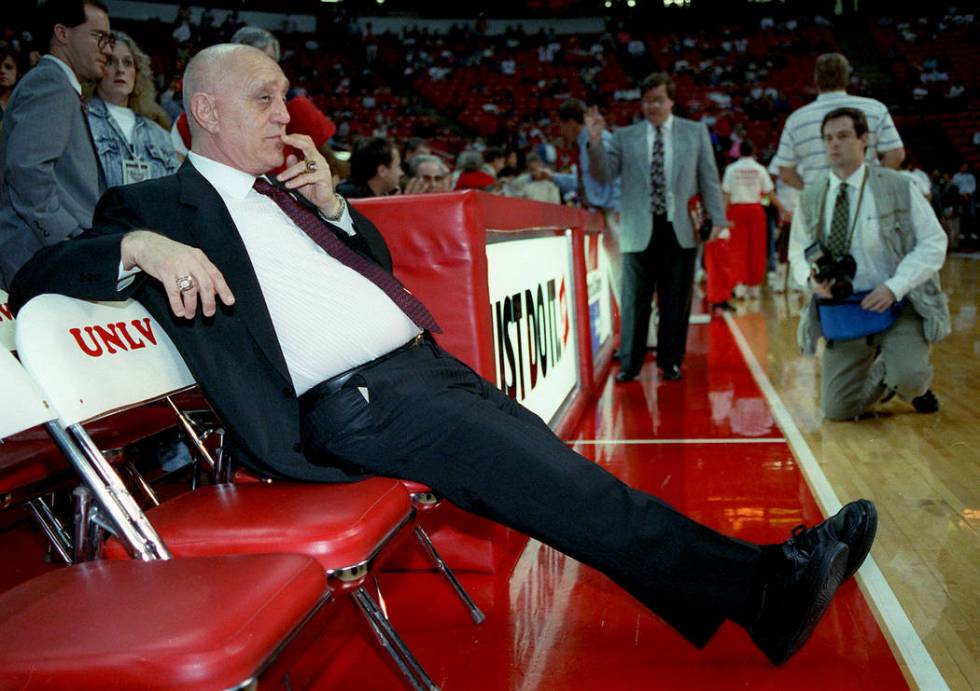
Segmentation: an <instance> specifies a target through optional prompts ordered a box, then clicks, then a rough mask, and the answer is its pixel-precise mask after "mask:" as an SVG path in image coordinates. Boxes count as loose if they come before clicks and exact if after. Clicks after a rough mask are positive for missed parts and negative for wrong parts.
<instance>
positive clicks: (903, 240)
mask: <svg viewBox="0 0 980 691" xmlns="http://www.w3.org/2000/svg"><path fill="white" fill-rule="evenodd" d="M829 176H830V173H827V174H826V175H824V176H823V177H821V178H820V179H819V180H817V182H816V183H814V184H813V185H810V186H809V187H807V188H806V189H804V190H803V194H801V195H800V202H799V206H800V208H801V209H803V215H804V217H805V218H806V219H807V228H806V230H805V234H806V237H805V238H804V239H803V241H804V245H805V246H806V247H809V246H810V244H811V243H813V242H814V241H816V239H817V238H818V237H820V234H821V232H820V231H821V229H820V228H819V225H820V217H821V213H820V211H821V206H822V205H823V203H824V199H825V197H826V194H827V187H828V185H829V184H830V177H829ZM868 190H869V191H870V192H871V195H872V197H873V198H874V200H875V206H876V207H878V227H879V229H880V232H881V242H882V244H883V245H884V248H885V254H886V256H887V259H888V262H889V266H888V267H887V268H888V273H889V274H891V275H894V274H895V270H896V269H897V268H898V265H899V263H900V262H901V261H902V258H903V257H904V256H905V255H907V254H909V253H910V252H911V251H912V250H913V249H914V248H915V233H914V232H913V230H912V216H911V212H910V209H911V197H910V195H911V194H912V186H911V185H910V184H909V179H908V178H907V177H906V176H904V175H902V174H901V173H899V172H897V171H894V170H890V169H888V168H881V167H880V166H872V167H869V168H868ZM905 298H906V299H907V300H908V301H909V303H911V305H912V307H913V308H914V309H915V311H916V312H917V313H918V314H919V316H920V317H922V320H923V324H922V330H923V335H924V336H925V339H926V341H928V342H929V343H935V342H936V341H939V340H942V339H943V338H945V337H946V336H948V335H949V332H950V324H949V299H948V298H947V297H946V294H945V293H943V290H942V287H941V286H940V285H939V274H933V275H932V276H930V277H929V278H928V279H927V280H926V281H924V282H923V283H922V284H920V285H918V286H916V287H915V288H913V289H912V290H911V291H909V294H908V295H906V296H905ZM822 335H823V334H822V333H821V331H820V320H819V319H818V318H817V303H816V300H814V299H813V298H812V297H811V299H810V303H809V304H808V305H807V306H806V308H805V309H804V310H803V314H802V316H801V317H800V326H799V329H798V331H797V333H796V337H797V342H798V343H799V346H800V349H801V350H802V351H803V353H804V354H806V355H813V354H814V353H816V351H817V342H818V341H819V340H820V337H821V336H822Z"/></svg>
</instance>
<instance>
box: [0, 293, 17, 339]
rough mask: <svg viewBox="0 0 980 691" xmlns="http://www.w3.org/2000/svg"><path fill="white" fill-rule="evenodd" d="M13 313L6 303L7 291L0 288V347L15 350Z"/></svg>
mask: <svg viewBox="0 0 980 691" xmlns="http://www.w3.org/2000/svg"><path fill="white" fill-rule="evenodd" d="M15 325H16V322H15V321H14V315H13V314H11V312H10V305H8V304H7V293H6V292H4V291H3V290H0V348H3V349H4V350H15V349H16V348H17V346H16V345H15V344H14V326H15Z"/></svg>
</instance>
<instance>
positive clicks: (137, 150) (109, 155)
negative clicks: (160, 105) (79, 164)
mask: <svg viewBox="0 0 980 691" xmlns="http://www.w3.org/2000/svg"><path fill="white" fill-rule="evenodd" d="M88 122H89V126H90V127H91V128H92V139H93V141H94V142H95V150H96V152H98V154H99V160H100V161H101V162H102V168H103V170H105V179H106V187H116V186H118V185H121V184H123V168H122V164H123V161H128V160H132V159H134V158H138V159H139V160H140V161H141V162H142V163H145V164H147V165H148V166H149V168H150V177H151V178H159V177H163V176H164V175H169V174H171V173H174V172H176V171H177V168H178V167H179V164H178V162H177V155H176V154H175V153H174V147H173V144H171V143H170V135H169V134H168V133H167V132H165V131H164V129H163V128H162V127H160V126H159V125H157V124H156V123H155V122H150V121H149V120H147V119H146V118H144V117H143V116H142V115H139V114H137V115H136V127H134V128H133V143H132V146H130V145H129V144H128V143H127V142H126V138H125V137H124V136H123V133H122V130H120V129H119V125H118V124H117V123H116V121H115V119H113V117H112V116H111V115H110V114H109V110H108V109H107V108H106V104H105V101H103V100H102V99H101V98H99V97H97V96H96V97H93V98H92V100H91V101H89V104H88Z"/></svg>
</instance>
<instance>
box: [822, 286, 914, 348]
mask: <svg viewBox="0 0 980 691" xmlns="http://www.w3.org/2000/svg"><path fill="white" fill-rule="evenodd" d="M868 292H870V291H865V292H863V293H854V294H853V295H851V296H850V297H847V298H844V299H843V300H823V299H818V300H817V314H818V315H819V317H820V330H821V331H823V336H824V338H826V339H827V340H828V341H850V340H853V339H855V338H865V337H867V336H872V335H874V334H877V333H881V332H882V331H886V330H887V329H889V328H891V326H892V324H894V323H895V320H896V319H898V315H899V313H900V312H901V311H902V306H903V305H904V304H905V301H904V300H902V301H901V302H896V303H895V304H894V305H892V306H891V307H890V308H889V309H887V310H885V311H884V312H871V311H870V310H866V309H864V308H863V307H861V301H862V300H863V299H864V297H865V296H866V295H867V294H868Z"/></svg>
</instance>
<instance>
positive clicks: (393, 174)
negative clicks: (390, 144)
mask: <svg viewBox="0 0 980 691" xmlns="http://www.w3.org/2000/svg"><path fill="white" fill-rule="evenodd" d="M403 175H405V171H403V170H402V157H401V155H400V154H399V153H398V149H392V152H391V165H390V166H383V165H382V166H378V177H379V178H380V179H381V182H382V183H384V185H383V187H384V190H383V192H382V193H383V194H388V193H389V192H393V191H395V190H396V189H398V183H399V182H401V179H402V176H403Z"/></svg>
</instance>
